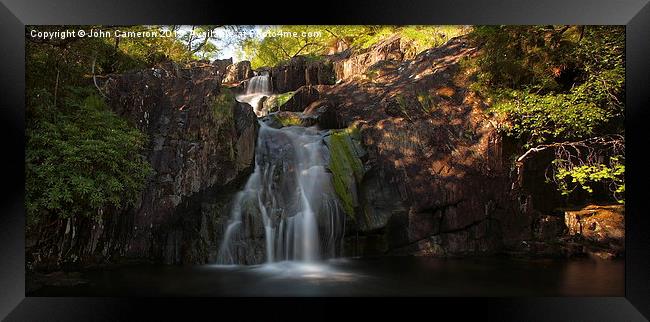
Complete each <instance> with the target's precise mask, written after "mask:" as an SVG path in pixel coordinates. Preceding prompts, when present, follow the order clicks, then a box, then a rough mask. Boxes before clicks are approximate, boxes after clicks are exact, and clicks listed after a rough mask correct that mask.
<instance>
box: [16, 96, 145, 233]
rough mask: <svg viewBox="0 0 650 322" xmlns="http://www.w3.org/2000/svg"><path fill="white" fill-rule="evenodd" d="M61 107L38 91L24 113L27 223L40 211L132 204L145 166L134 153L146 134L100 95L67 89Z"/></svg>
mask: <svg viewBox="0 0 650 322" xmlns="http://www.w3.org/2000/svg"><path fill="white" fill-rule="evenodd" d="M69 91H70V92H71V93H73V94H72V95H69V96H68V97H67V99H66V102H64V104H63V108H59V109H55V107H54V106H53V104H52V103H53V102H52V99H53V97H52V96H51V95H48V94H46V93H45V92H41V94H40V99H41V102H42V103H41V104H39V105H37V106H34V107H33V108H32V109H31V113H30V115H28V116H29V117H28V122H27V131H26V133H27V146H26V149H25V168H26V169H25V170H26V173H25V181H26V182H25V183H26V184H25V190H26V209H27V217H28V223H34V222H37V221H38V220H39V218H40V217H41V215H43V214H45V213H53V214H56V215H58V216H59V217H63V218H67V217H70V216H77V215H81V216H91V217H92V216H95V215H97V213H98V210H99V209H103V208H104V207H107V206H112V207H115V208H117V209H123V208H125V207H128V206H130V205H133V204H134V203H135V201H136V198H137V196H138V194H139V192H140V191H141V189H142V188H143V186H144V184H145V182H146V179H147V177H148V176H149V174H150V173H151V171H152V170H151V167H150V165H149V163H147V161H146V160H144V159H143V158H142V157H141V156H140V155H139V152H140V150H141V149H142V147H143V145H144V143H145V142H146V137H145V135H143V134H142V133H141V132H140V131H139V130H137V129H136V128H133V127H131V126H129V125H128V124H127V123H126V121H124V120H122V119H120V118H119V117H118V116H117V115H115V114H114V113H112V112H110V111H109V110H108V109H107V108H106V106H105V104H104V101H103V100H102V98H101V97H98V96H97V95H94V94H91V93H92V91H91V90H87V89H83V88H73V89H69Z"/></svg>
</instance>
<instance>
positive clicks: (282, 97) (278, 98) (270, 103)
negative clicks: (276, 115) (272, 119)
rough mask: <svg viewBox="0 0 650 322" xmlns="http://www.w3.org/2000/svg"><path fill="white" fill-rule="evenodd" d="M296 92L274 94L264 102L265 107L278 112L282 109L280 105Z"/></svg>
mask: <svg viewBox="0 0 650 322" xmlns="http://www.w3.org/2000/svg"><path fill="white" fill-rule="evenodd" d="M294 93H295V92H293V91H292V92H286V93H281V94H273V95H271V96H269V97H268V98H267V99H266V101H264V103H263V107H264V109H266V110H267V111H269V112H276V111H279V110H280V107H281V106H282V105H284V104H285V103H286V102H287V101H288V100H289V99H290V98H291V97H292V96H293V94H294Z"/></svg>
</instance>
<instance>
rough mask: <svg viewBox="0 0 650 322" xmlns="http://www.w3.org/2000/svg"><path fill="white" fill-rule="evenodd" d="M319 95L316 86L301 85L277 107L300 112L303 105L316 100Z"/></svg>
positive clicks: (282, 109)
mask: <svg viewBox="0 0 650 322" xmlns="http://www.w3.org/2000/svg"><path fill="white" fill-rule="evenodd" d="M319 97H320V94H319V92H318V87H317V86H311V85H307V86H301V87H300V88H298V90H296V91H295V92H294V93H293V95H292V96H291V97H290V98H289V99H288V100H287V101H286V102H285V103H284V104H282V105H280V106H279V107H278V109H279V110H280V111H289V112H302V111H303V110H304V109H305V106H307V105H309V104H311V103H312V102H314V101H316V100H317V99H318V98H319Z"/></svg>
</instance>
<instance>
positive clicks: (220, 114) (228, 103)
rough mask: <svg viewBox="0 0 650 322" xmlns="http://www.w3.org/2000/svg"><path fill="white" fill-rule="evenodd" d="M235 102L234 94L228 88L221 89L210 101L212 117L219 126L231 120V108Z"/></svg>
mask: <svg viewBox="0 0 650 322" xmlns="http://www.w3.org/2000/svg"><path fill="white" fill-rule="evenodd" d="M234 102H235V94H233V92H232V90H230V89H229V88H222V89H221V93H219V95H217V96H216V97H215V98H214V100H213V101H212V116H214V119H215V120H216V121H217V123H219V124H223V123H227V122H229V121H232V120H233V110H232V107H233V105H234Z"/></svg>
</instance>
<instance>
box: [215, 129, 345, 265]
mask: <svg viewBox="0 0 650 322" xmlns="http://www.w3.org/2000/svg"><path fill="white" fill-rule="evenodd" d="M260 126H261V127H260V131H259V136H258V141H257V148H256V156H255V169H254V172H253V174H252V175H251V176H250V178H249V179H248V181H247V183H246V185H245V187H244V189H243V190H242V191H240V192H238V193H237V194H236V196H235V197H234V200H233V204H232V210H231V218H230V220H229V222H228V226H227V228H226V232H225V234H224V239H223V242H222V244H221V247H220V250H219V254H218V260H217V262H218V263H220V264H251V263H256V262H261V261H266V262H277V261H284V260H299V261H315V260H318V259H325V258H331V257H336V256H338V255H340V249H341V242H342V239H343V232H344V228H345V215H344V213H343V211H341V210H340V209H341V207H340V205H339V202H338V199H337V197H336V194H335V192H334V188H333V186H332V183H331V182H332V181H331V177H330V176H331V174H330V173H328V171H327V170H326V165H327V163H328V159H329V156H328V154H327V151H328V150H327V148H326V147H325V145H324V143H323V134H322V133H320V132H319V131H318V130H317V129H316V128H313V127H312V128H305V127H298V126H291V127H284V128H281V129H275V128H272V127H269V126H268V125H266V124H265V123H264V122H261V121H260ZM262 239H263V242H262ZM262 245H263V246H262ZM261 253H263V258H260V257H261Z"/></svg>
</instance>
